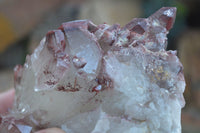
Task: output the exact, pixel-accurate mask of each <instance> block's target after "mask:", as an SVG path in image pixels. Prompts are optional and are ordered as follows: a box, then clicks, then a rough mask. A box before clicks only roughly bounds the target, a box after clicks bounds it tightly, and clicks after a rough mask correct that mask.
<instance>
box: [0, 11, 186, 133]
mask: <svg viewBox="0 0 200 133" xmlns="http://www.w3.org/2000/svg"><path fill="white" fill-rule="evenodd" d="M175 16H176V8H174V7H163V8H161V9H160V10H158V11H157V12H156V13H154V14H153V15H151V16H150V17H148V18H135V19H133V20H132V21H131V22H130V23H128V24H127V25H125V26H124V27H120V25H119V24H114V25H112V26H110V25H107V24H101V25H98V26H97V25H95V24H93V23H92V22H91V21H88V20H78V21H72V22H67V23H63V24H62V25H61V26H60V27H59V28H58V29H57V30H53V31H50V32H48V33H47V35H46V36H45V37H44V38H43V39H42V41H41V42H40V45H39V46H38V47H37V48H36V49H35V51H34V53H33V54H32V55H30V56H29V55H28V56H27V58H26V63H25V64H24V65H23V66H21V65H18V66H16V68H15V74H14V78H15V89H16V98H15V103H14V106H13V108H12V110H10V112H9V113H8V114H7V115H1V117H0V132H2V133H32V132H34V131H37V130H39V129H43V128H48V127H59V128H61V129H63V130H64V131H65V132H66V133H181V122H180V121H181V108H182V107H183V106H184V104H185V101H184V98H183V92H184V89H185V80H184V76H183V71H182V70H183V67H182V65H181V63H180V62H179V59H178V57H177V56H176V51H166V46H167V37H166V35H167V34H168V31H169V30H170V29H171V28H172V26H173V23H174V20H175Z"/></svg>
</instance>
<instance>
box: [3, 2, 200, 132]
mask: <svg viewBox="0 0 200 133" xmlns="http://www.w3.org/2000/svg"><path fill="white" fill-rule="evenodd" d="M163 6H175V7H177V9H178V11H177V18H176V22H175V25H174V28H173V29H172V30H171V31H170V33H169V35H168V37H169V40H168V41H169V45H168V49H170V50H178V56H179V58H180V59H181V62H182V63H183V66H184V73H185V79H186V82H187V87H186V90H185V93H184V96H185V99H186V106H185V108H184V109H183V113H182V126H183V133H200V10H199V8H200V0H185V1H184V0H0V92H2V91H5V90H6V89H9V88H12V87H13V82H14V81H13V68H14V67H15V65H16V64H23V63H24V60H25V57H26V55H27V54H30V53H32V52H33V50H34V49H35V47H36V46H37V45H38V44H39V42H40V40H41V39H42V38H43V37H44V36H45V34H46V33H47V32H48V31H49V30H53V29H57V28H58V27H59V26H60V25H61V23H63V22H67V21H71V20H76V19H90V20H92V21H93V22H94V23H95V24H100V23H104V22H106V23H108V24H114V23H119V24H121V25H122V26H123V25H125V24H126V23H127V22H129V21H130V20H131V19H132V18H135V17H148V16H149V15H151V14H152V13H154V12H155V11H156V10H158V9H159V8H161V7H163Z"/></svg>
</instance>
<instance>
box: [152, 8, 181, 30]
mask: <svg viewBox="0 0 200 133" xmlns="http://www.w3.org/2000/svg"><path fill="white" fill-rule="evenodd" d="M176 10H177V9H176V7H163V8H161V9H159V10H158V11H157V12H155V13H154V14H153V15H151V16H150V17H149V19H153V20H158V21H159V22H160V24H161V25H162V26H163V27H165V28H166V29H167V30H170V29H171V28H172V27H173V24H174V21H175V18H176Z"/></svg>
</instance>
